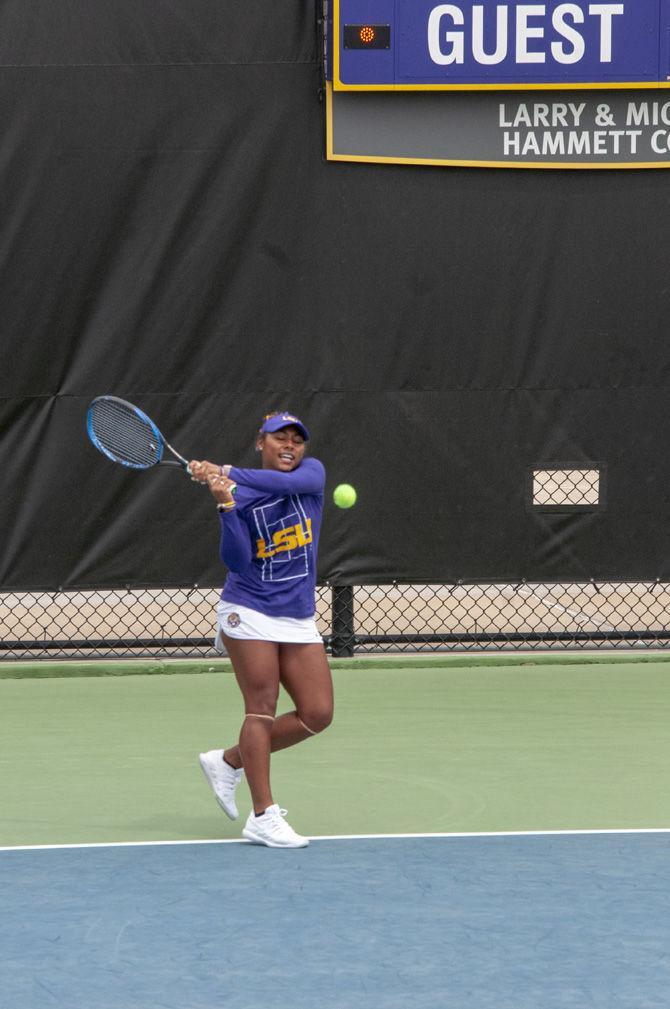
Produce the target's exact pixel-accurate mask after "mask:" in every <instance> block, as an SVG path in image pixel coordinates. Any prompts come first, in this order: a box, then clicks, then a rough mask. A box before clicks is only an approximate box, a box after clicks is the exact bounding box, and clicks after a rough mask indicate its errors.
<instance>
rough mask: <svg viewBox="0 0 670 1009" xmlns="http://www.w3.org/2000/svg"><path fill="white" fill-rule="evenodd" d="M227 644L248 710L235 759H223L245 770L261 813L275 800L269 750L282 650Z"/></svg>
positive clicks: (228, 640) (261, 645)
mask: <svg viewBox="0 0 670 1009" xmlns="http://www.w3.org/2000/svg"><path fill="white" fill-rule="evenodd" d="M224 641H225V645H226V650H227V651H228V655H229V656H230V660H231V662H232V665H233V669H234V671H235V677H236V679H237V682H238V685H239V687H240V690H241V691H242V697H243V698H244V711H245V718H244V721H243V722H242V728H241V730H240V739H239V744H238V746H237V747H235V748H234V749H235V750H236V751H237V753H236V754H235V755H234V756H233V754H230V753H229V752H228V751H226V752H225V753H224V759H225V760H226V761H227V762H228V763H229V764H231V766H233V767H236V766H238V767H239V766H243V767H244V773H245V774H246V776H247V781H248V783H249V791H250V792H251V798H252V801H253V804H254V811H255V812H256V813H260V812H262V811H263V810H264V809H267V807H268V806H271V805H272V804H273V801H274V800H273V798H272V792H271V789H270V751H271V745H272V743H271V740H272V726H273V724H274V721H275V712H276V710H277V698H278V696H279V648H278V646H277V645H276V644H275V643H274V642H272V641H249V640H242V639H237V638H229V637H228V636H227V635H224ZM235 757H237V760H235ZM231 758H232V759H231ZM238 761H239V763H238Z"/></svg>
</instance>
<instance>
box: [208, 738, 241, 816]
mask: <svg viewBox="0 0 670 1009" xmlns="http://www.w3.org/2000/svg"><path fill="white" fill-rule="evenodd" d="M200 766H201V767H202V770H203V774H204V775H205V777H206V778H207V781H208V782H209V783H210V785H211V787H212V791H213V792H214V795H215V796H216V801H217V802H218V804H219V805H220V806H221V809H222V810H223V811H224V813H225V814H226V816H229V817H230V819H231V820H236V819H237V818H238V816H239V815H240V814H239V813H238V811H237V806H236V805H235V789H236V788H237V786H238V785H239V783H240V782H241V780H242V777H243V775H244V770H243V768H240V769H239V771H236V770H235V768H234V767H231V766H230V764H227V763H226V762H225V760H224V759H223V750H209V752H208V753H201V754H200Z"/></svg>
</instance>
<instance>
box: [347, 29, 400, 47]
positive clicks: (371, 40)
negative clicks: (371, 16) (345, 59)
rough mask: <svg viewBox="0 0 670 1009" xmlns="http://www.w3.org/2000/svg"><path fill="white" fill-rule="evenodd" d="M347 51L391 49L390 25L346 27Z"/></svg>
mask: <svg viewBox="0 0 670 1009" xmlns="http://www.w3.org/2000/svg"><path fill="white" fill-rule="evenodd" d="M344 48H345V49H390V48H391V26H390V25H345V26H344Z"/></svg>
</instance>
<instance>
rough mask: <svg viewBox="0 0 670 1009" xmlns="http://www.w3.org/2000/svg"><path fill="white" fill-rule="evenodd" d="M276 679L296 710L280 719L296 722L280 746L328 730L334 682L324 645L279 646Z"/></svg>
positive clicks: (331, 715) (332, 704)
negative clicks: (291, 719)
mask: <svg viewBox="0 0 670 1009" xmlns="http://www.w3.org/2000/svg"><path fill="white" fill-rule="evenodd" d="M279 676H280V680H281V683H282V686H283V687H284V689H285V690H286V692H287V693H288V694H289V696H290V697H291V699H292V701H293V703H294V704H295V707H296V710H295V711H293V712H289V713H288V714H287V715H286V716H282V717H286V718H287V719H288V718H290V717H292V718H293V719H294V720H295V721H294V724H293V728H292V732H291V733H289V732H288V731H287V732H286V734H285V736H284V739H282V740H281V741H282V743H283V745H284V746H292V745H293V743H298V742H300V741H301V740H302V739H307V738H308V737H309V736H314V735H316V734H317V733H318V732H323V730H324V729H327V728H328V726H329V725H330V723H331V722H332V720H333V707H334V701H333V679H332V676H331V672H330V666H329V665H328V659H327V658H326V650H325V648H324V647H323V645H322V644H309V645H299V644H288V643H285V644H281V645H280V646H279ZM277 721H279V719H277ZM287 729H288V726H287ZM273 735H274V734H273ZM279 742H280V740H279V739H277V743H279ZM274 748H275V741H274V738H273V749H274ZM276 749H280V746H279V745H277V746H276Z"/></svg>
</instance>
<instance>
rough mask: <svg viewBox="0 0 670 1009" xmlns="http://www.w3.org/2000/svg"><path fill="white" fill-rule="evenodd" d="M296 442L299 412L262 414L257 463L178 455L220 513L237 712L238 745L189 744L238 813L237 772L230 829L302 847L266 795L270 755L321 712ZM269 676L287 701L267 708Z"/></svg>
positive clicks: (307, 494)
mask: <svg viewBox="0 0 670 1009" xmlns="http://www.w3.org/2000/svg"><path fill="white" fill-rule="evenodd" d="M308 440H309V432H308V430H307V428H306V427H305V425H304V424H303V423H302V421H301V420H299V419H298V418H297V417H295V416H294V415H293V414H290V413H273V414H269V415H268V416H267V417H265V419H264V421H263V424H262V426H261V428H260V430H259V432H258V435H257V440H256V449H257V451H258V452H260V454H261V461H262V469H240V468H238V467H237V466H229V465H227V466H217V465H215V464H214V463H210V462H198V461H194V462H191V463H190V469H191V473H192V475H193V478H194V479H195V480H198V481H199V482H201V483H206V484H207V486H208V487H209V490H210V492H211V494H212V496H213V497H214V500H215V501H216V503H217V508H218V510H219V514H220V519H221V558H222V560H223V562H224V564H225V565H226V567H227V568H228V577H227V579H226V583H225V585H224V588H223V591H222V593H221V599H220V601H219V605H218V639H219V641H222V642H223V644H224V645H225V648H226V651H227V652H228V655H229V656H230V659H231V661H232V664H233V669H234V670H235V676H236V678H237V682H238V684H239V687H240V690H241V691H242V696H243V698H244V709H245V717H244V721H243V723H242V728H241V731H240V738H239V743H238V745H237V746H230V747H228V749H225V750H210V751H209V752H207V753H201V754H200V764H201V767H202V769H203V771H204V773H205V776H206V778H207V780H208V781H209V783H210V785H211V787H212V790H213V792H214V795H215V796H216V798H217V800H218V802H219V804H220V806H221V807H222V808H223V810H224V812H225V813H227V815H228V816H229V817H230V818H231V820H235V819H237V816H238V810H237V805H236V803H235V790H236V788H237V786H238V785H239V783H240V781H241V779H242V775H243V774H246V777H247V782H248V784H249V790H250V792H251V797H252V801H253V809H252V811H251V812H250V814H249V817H248V819H247V821H246V824H245V827H244V829H243V831H242V835H243V836H244V837H246V838H248V840H250V841H254V842H256V843H257V844H265V845H268V846H269V847H273V848H302V847H304V846H305V845H307V844H308V843H309V841H308V838H306V837H302V836H301V835H300V834H297V833H296V832H295V831H294V830H293V828H292V827H291V826H289V824H288V822H287V821H286V819H285V816H286V810H284V809H281V808H280V807H279V805H278V804H277V803H276V802H275V801H274V798H273V795H272V790H271V787H270V753H271V752H274V751H276V750H283V749H285V748H286V747H288V746H294V745H295V744H296V743H301V742H302V741H303V740H305V739H309V737H310V736H314V735H316V733H318V732H322V731H323V729H325V728H326V727H327V726H328V725H330V722H331V720H332V717H333V686H332V679H331V675H330V668H329V666H328V661H327V659H326V652H325V648H324V646H323V640H322V638H321V636H320V634H319V632H318V630H317V628H316V622H315V618H314V614H315V586H316V558H317V548H318V542H319V531H320V526H321V514H322V510H323V492H324V484H325V470H324V468H323V466H322V464H321V463H320V462H319V461H318V460H317V459H313V458H306V457H305V448H306V443H307V441H308ZM233 491H234V494H233ZM280 684H282V685H283V687H284V688H285V690H286V691H287V693H288V694H289V696H290V697H291V699H292V701H293V703H294V705H295V710H294V711H289V712H287V713H285V714H282V715H279V716H277V699H278V696H279V686H280Z"/></svg>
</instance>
